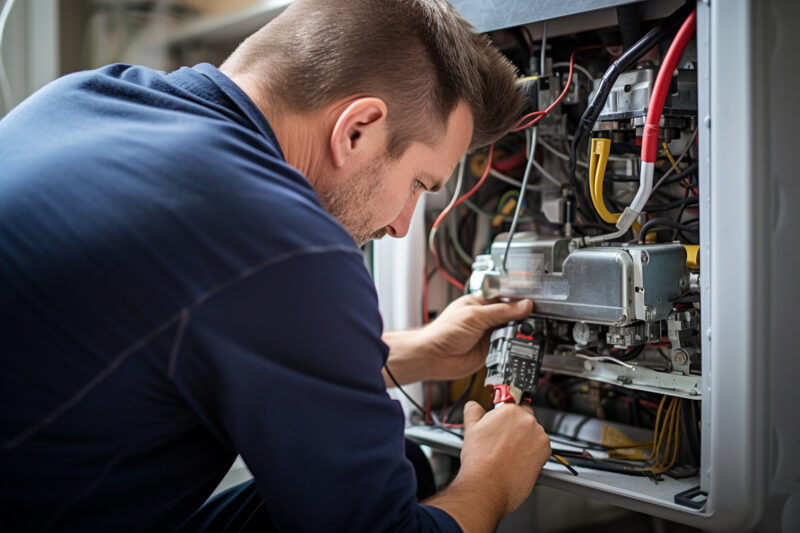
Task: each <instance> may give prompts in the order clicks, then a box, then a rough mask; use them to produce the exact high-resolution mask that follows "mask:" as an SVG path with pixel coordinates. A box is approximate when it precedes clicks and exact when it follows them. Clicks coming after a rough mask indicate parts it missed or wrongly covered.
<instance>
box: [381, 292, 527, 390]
mask: <svg viewBox="0 0 800 533" xmlns="http://www.w3.org/2000/svg"><path fill="white" fill-rule="evenodd" d="M532 309H533V305H532V303H531V301H530V300H520V301H518V302H512V303H505V302H496V303H486V302H485V301H483V300H481V299H480V298H477V297H475V296H471V295H467V296H462V297H461V298H459V299H457V300H456V301H454V302H453V303H451V304H450V305H449V306H447V308H446V309H445V310H444V311H442V314H441V315H439V317H437V318H436V320H434V321H433V322H432V323H430V324H428V325H426V326H425V327H423V328H420V329H414V330H408V331H387V332H386V333H384V334H383V342H385V343H386V344H387V345H389V359H388V361H387V362H386V364H387V366H388V367H389V370H391V372H392V374H393V375H394V377H395V378H396V379H397V381H398V382H399V383H400V384H401V385H403V384H405V383H413V382H415V381H420V380H425V379H457V378H460V377H464V376H468V375H470V374H472V373H473V372H475V371H477V370H478V369H479V368H481V367H482V366H483V363H484V360H485V359H486V354H487V353H488V351H489V334H490V331H491V329H493V328H495V327H498V326H501V325H503V324H505V323H507V322H511V321H512V320H521V319H523V318H526V317H527V316H528V315H530V314H531V310H532ZM384 381H385V382H386V385H387V386H388V387H392V386H394V383H392V382H391V380H390V379H389V377H388V376H387V375H386V372H385V371H384Z"/></svg>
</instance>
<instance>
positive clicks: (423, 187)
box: [414, 180, 428, 191]
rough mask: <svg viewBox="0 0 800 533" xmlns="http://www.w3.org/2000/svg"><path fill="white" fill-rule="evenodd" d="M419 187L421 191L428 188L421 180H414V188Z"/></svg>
mask: <svg viewBox="0 0 800 533" xmlns="http://www.w3.org/2000/svg"><path fill="white" fill-rule="evenodd" d="M420 188H421V189H422V190H423V191H427V190H428V188H427V187H426V186H425V184H424V183H422V182H421V181H419V180H414V190H417V189H420Z"/></svg>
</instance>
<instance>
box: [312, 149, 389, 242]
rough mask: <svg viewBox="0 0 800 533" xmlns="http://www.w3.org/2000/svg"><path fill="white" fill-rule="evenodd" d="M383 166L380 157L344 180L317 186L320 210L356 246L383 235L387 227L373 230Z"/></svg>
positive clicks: (382, 159)
mask: <svg viewBox="0 0 800 533" xmlns="http://www.w3.org/2000/svg"><path fill="white" fill-rule="evenodd" d="M385 165H386V158H385V157H381V158H378V159H376V160H375V161H373V162H372V163H370V164H369V165H368V166H367V167H366V168H365V169H363V170H362V171H360V172H357V173H356V174H354V175H353V176H352V177H350V178H349V179H347V180H346V181H342V182H339V183H338V184H335V185H328V186H319V187H317V196H319V201H320V204H322V207H323V209H325V211H327V212H328V213H330V214H331V215H332V216H333V217H334V218H335V219H336V220H338V221H339V223H340V224H341V225H342V226H344V229H345V230H347V232H348V233H349V234H350V236H352V237H353V240H354V241H356V244H357V245H358V246H359V247H361V246H364V245H365V244H366V243H368V242H369V241H371V240H374V239H380V238H383V237H384V236H385V235H386V231H387V230H386V227H382V228H380V229H377V230H376V229H375V226H374V224H375V222H374V220H375V219H376V218H377V216H376V213H375V212H374V207H373V202H372V199H373V198H374V195H375V193H376V192H377V191H378V188H379V185H380V182H381V179H382V175H383V169H384V166H385Z"/></svg>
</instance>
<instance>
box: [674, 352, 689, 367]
mask: <svg viewBox="0 0 800 533" xmlns="http://www.w3.org/2000/svg"><path fill="white" fill-rule="evenodd" d="M672 362H673V363H675V364H676V365H678V366H683V365H685V364H686V363H688V362H689V354H687V353H686V352H684V351H683V350H675V351H674V352H672Z"/></svg>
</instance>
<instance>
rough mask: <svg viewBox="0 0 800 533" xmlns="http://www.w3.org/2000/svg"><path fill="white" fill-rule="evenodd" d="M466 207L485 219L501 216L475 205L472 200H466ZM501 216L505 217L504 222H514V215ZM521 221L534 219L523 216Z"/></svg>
mask: <svg viewBox="0 0 800 533" xmlns="http://www.w3.org/2000/svg"><path fill="white" fill-rule="evenodd" d="M464 205H465V206H467V207H468V208H470V209H471V210H472V211H474V212H476V213H478V214H479V215H483V216H485V217H489V218H492V219H493V218H494V217H496V216H498V215H500V213H492V212H491V211H487V210H486V209H484V208H482V207H480V206H479V205H476V204H474V203H473V202H472V200H470V199H469V198H467V199H466V200H464ZM500 216H502V217H503V222H511V221H512V220H514V217H513V215H500ZM519 219H520V220H521V221H524V222H530V221H532V220H533V217H528V216H524V217H523V216H521V217H519Z"/></svg>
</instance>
